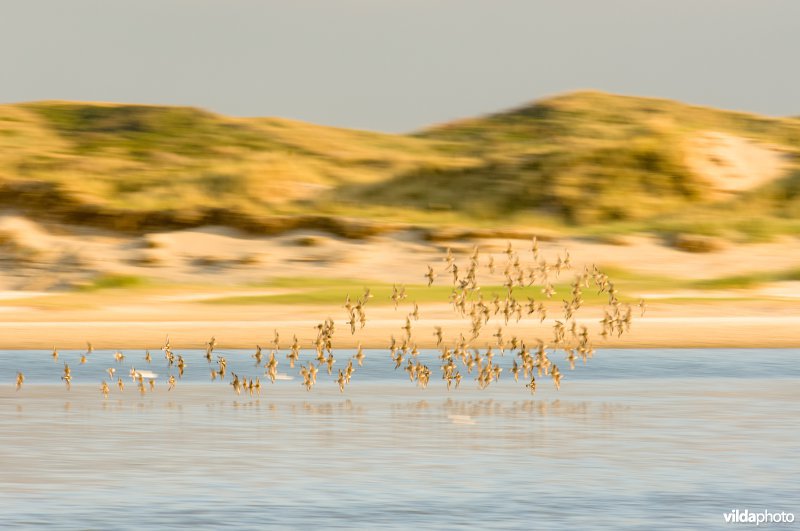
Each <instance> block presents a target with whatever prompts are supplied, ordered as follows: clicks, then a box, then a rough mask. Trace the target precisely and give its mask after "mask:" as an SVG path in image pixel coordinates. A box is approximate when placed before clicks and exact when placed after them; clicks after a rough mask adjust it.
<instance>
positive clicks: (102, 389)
mask: <svg viewBox="0 0 800 531" xmlns="http://www.w3.org/2000/svg"><path fill="white" fill-rule="evenodd" d="M108 391H109V389H108V384H107V383H106V382H105V380H103V385H101V386H100V392H101V393H103V398H108Z"/></svg>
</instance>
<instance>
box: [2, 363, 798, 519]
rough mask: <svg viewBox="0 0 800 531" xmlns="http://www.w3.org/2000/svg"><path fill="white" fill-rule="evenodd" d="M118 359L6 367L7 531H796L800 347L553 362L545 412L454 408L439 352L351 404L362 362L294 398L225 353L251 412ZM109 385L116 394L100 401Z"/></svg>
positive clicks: (504, 398) (372, 380)
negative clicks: (422, 384) (69, 380)
mask: <svg viewBox="0 0 800 531" xmlns="http://www.w3.org/2000/svg"><path fill="white" fill-rule="evenodd" d="M123 352H124V353H125V355H126V359H125V360H124V362H123V363H121V364H118V363H116V362H115V361H114V359H113V356H112V352H110V351H104V352H100V351H98V352H95V353H93V354H91V355H90V357H89V362H88V363H87V364H86V365H80V364H79V362H78V359H79V357H80V356H79V353H78V352H61V353H60V356H59V360H58V362H55V363H54V362H53V360H52V358H51V357H50V353H49V352H41V351H39V352H33V351H31V352H24V351H15V352H0V527H13V528H25V527H27V528H41V527H51V528H64V529H112V528H113V529H142V528H155V529H165V528H187V527H188V528H209V529H210V528H219V527H223V526H225V527H230V528H235V529H240V528H245V529H246V528H251V529H263V528H265V527H279V528H301V529H308V528H332V527H340V528H362V529H374V528H399V529H406V528H410V527H416V528H425V529H429V528H435V529H450V528H458V527H468V528H481V529H482V528H507V529H592V528H606V529H715V528H730V527H731V526H734V527H748V526H747V525H744V524H726V523H725V522H724V520H723V514H724V513H727V512H729V511H731V510H732V509H737V508H738V509H741V510H744V509H749V510H750V511H763V510H764V509H767V510H769V511H770V512H775V511H790V512H794V514H795V515H796V517H797V519H800V481H799V480H798V478H800V451H799V450H800V350H796V349H793V350H787V349H785V350H732V349H714V350H688V349H675V350H602V351H600V352H598V353H597V354H596V355H595V357H594V359H591V360H589V363H588V364H587V365H586V366H583V365H582V364H581V363H580V362H578V366H577V367H576V370H575V371H569V370H568V366H567V364H566V363H565V362H563V361H562V362H560V363H559V367H560V368H561V370H562V372H563V373H564V380H563V382H562V387H561V390H560V391H556V390H555V389H554V388H553V386H552V384H551V382H550V381H549V380H547V379H544V378H542V379H540V381H539V388H538V390H537V393H536V395H535V396H531V395H530V393H529V392H528V390H527V389H526V388H525V382H522V381H521V380H522V379H520V382H519V383H516V382H514V381H513V378H512V377H511V375H510V374H508V371H505V372H504V373H503V375H502V377H501V380H500V382H497V383H494V384H492V385H491V386H489V387H488V388H487V389H485V390H482V391H481V390H479V389H477V386H476V383H475V382H474V381H473V380H472V378H473V377H474V375H472V376H471V377H468V378H467V377H465V378H464V381H463V382H462V385H461V388H460V389H458V390H453V391H451V392H448V391H447V390H446V387H445V386H444V382H443V381H442V380H441V379H440V376H439V373H438V367H439V365H440V363H439V362H438V360H436V359H435V354H434V353H431V352H425V353H423V355H421V356H420V359H421V360H422V361H423V362H425V363H427V364H428V365H429V367H430V368H431V369H432V370H433V371H434V374H433V375H432V377H431V383H430V386H429V387H428V389H425V390H423V389H419V388H417V387H415V386H414V384H412V383H410V382H409V380H408V376H407V374H406V373H405V372H404V371H402V369H398V370H397V371H394V370H393V366H394V365H393V364H392V363H391V362H390V361H389V360H388V353H387V352H377V351H371V352H367V358H366V360H365V362H364V367H363V368H357V370H356V373H355V374H354V375H353V379H352V383H351V384H350V386H348V388H347V389H346V390H345V393H344V394H340V393H339V390H338V387H337V386H336V384H335V383H334V382H333V379H334V378H335V376H336V369H337V368H339V367H344V365H345V364H346V359H347V357H348V354H352V351H338V352H337V353H336V355H337V360H338V361H337V364H336V365H335V366H334V374H333V376H328V375H327V373H326V372H325V371H324V370H320V373H319V375H318V384H317V386H316V387H315V388H314V389H313V390H312V391H311V392H306V391H305V389H303V388H302V386H301V385H300V379H299V377H296V369H295V370H294V371H293V370H290V369H289V368H288V363H287V361H286V360H285V352H282V353H281V355H280V356H279V357H278V359H279V361H280V365H279V372H280V373H286V374H288V375H289V376H295V379H294V380H290V381H289V380H279V381H277V382H275V384H270V383H269V382H268V381H267V380H266V378H265V377H264V376H263V372H264V370H263V368H256V367H255V366H254V360H253V359H252V358H250V354H252V351H228V352H220V354H222V355H224V356H225V357H226V358H227V360H228V372H229V375H230V373H232V372H236V373H239V374H240V375H245V376H247V377H255V376H260V377H261V380H262V382H264V389H263V391H262V395H261V396H260V397H250V396H249V395H246V394H242V395H241V396H237V395H236V394H235V393H234V392H233V389H232V387H231V386H230V385H227V383H224V382H220V381H216V382H211V381H210V378H209V366H208V364H207V362H206V361H205V359H204V358H203V353H202V352H200V351H180V352H178V353H180V354H182V355H183V356H184V358H185V359H186V361H187V364H188V367H187V369H186V372H185V374H184V376H183V378H181V379H180V380H179V382H178V384H177V386H176V388H175V389H174V390H173V391H167V386H166V384H165V378H166V376H167V375H168V374H169V373H170V371H169V369H168V367H167V364H166V361H165V360H164V358H163V353H161V352H160V351H154V352H152V355H153V363H152V365H148V364H147V363H145V362H144V360H143V355H144V353H143V351H123ZM560 356H561V355H558V356H553V359H554V360H555V361H556V362H559V361H560ZM267 357H268V352H265V359H266V358H267ZM309 358H310V353H309V352H304V353H303V356H302V357H301V359H302V360H308V359H309ZM494 361H495V362H499V363H500V364H501V365H504V366H508V365H510V362H511V357H510V356H508V355H506V356H505V357H500V356H497V355H496V356H495V358H494ZM64 362H67V363H69V365H70V367H71V368H72V374H73V386H72V390H71V391H67V390H66V389H65V387H64V385H63V383H62V382H61V381H60V377H61V374H62V370H63V363H64ZM131 366H135V367H136V368H137V369H141V370H150V371H153V372H156V373H158V374H159V377H158V378H157V379H156V390H155V392H152V393H147V394H145V395H144V396H141V395H139V393H138V392H136V387H135V384H133V383H132V382H131V380H130V378H129V377H128V371H129V369H130V367H131ZM108 367H116V368H117V374H119V375H121V376H122V377H123V380H124V381H125V382H126V387H125V390H124V392H119V391H118V390H117V387H116V385H112V388H111V395H110V396H109V398H108V399H103V397H102V394H101V393H100V389H99V387H100V382H101V381H102V380H104V379H105V380H106V381H108V382H109V383H113V382H112V381H111V380H110V379H109V378H108V375H107V374H106V373H105V369H107V368H108ZM17 370H21V371H23V372H24V373H25V376H26V381H25V384H24V386H23V388H22V390H20V391H18V392H17V391H15V389H14V378H15V375H16V372H17ZM172 372H173V373H174V374H175V375H176V377H177V370H176V369H173V371H172ZM462 373H464V374H465V376H466V372H465V371H464V370H462ZM798 525H800V524H798V523H797V522H796V523H795V524H780V525H774V526H773V527H774V528H780V529H791V528H796V527H797V526H798ZM759 528H760V529H761V528H770V526H765V525H762V526H760V527H759Z"/></svg>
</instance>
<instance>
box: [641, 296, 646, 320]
mask: <svg viewBox="0 0 800 531" xmlns="http://www.w3.org/2000/svg"><path fill="white" fill-rule="evenodd" d="M646 309H647V308H645V304H644V299H639V310H640V317H644V312H645V310H646Z"/></svg>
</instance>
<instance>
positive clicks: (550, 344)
mask: <svg viewBox="0 0 800 531" xmlns="http://www.w3.org/2000/svg"><path fill="white" fill-rule="evenodd" d="M530 253H532V258H533V260H532V263H531V265H523V262H522V259H521V257H520V255H519V254H518V253H517V252H516V251H514V249H513V247H512V245H511V244H510V243H509V244H508V247H507V249H506V250H505V253H504V254H505V255H506V262H505V264H503V269H502V271H503V278H504V279H505V281H504V283H503V288H504V292H505V296H504V297H503V298H501V297H500V295H499V294H498V293H494V294H493V296H492V297H491V299H487V298H484V295H483V292H482V291H481V286H480V285H479V284H478V274H479V271H480V270H481V268H485V270H486V271H488V273H490V274H492V275H494V274H495V273H496V271H498V270H499V269H498V266H497V264H495V259H494V256H492V255H489V256H488V259H487V260H486V261H485V262H484V263H483V264H482V263H481V260H480V255H481V253H480V249H479V248H478V247H477V246H475V247H474V248H473V250H472V252H471V253H470V255H469V258H468V263H466V264H462V265H461V267H459V265H458V264H456V259H455V257H454V255H453V253H452V251H451V249H449V248H448V249H447V253H446V256H445V258H444V267H443V269H442V270H440V271H439V272H437V270H436V269H435V268H434V267H433V266H430V265H429V266H428V271H427V273H425V275H424V277H425V279H426V280H427V285H428V287H430V286H432V285H433V283H434V282H435V281H436V279H437V278H438V277H440V276H446V277H449V278H451V279H452V280H451V282H452V291H451V294H450V298H449V302H450V304H451V305H452V307H453V310H454V312H455V313H456V314H457V315H459V316H460V317H461V318H463V319H465V320H467V321H468V322H469V331H468V333H467V334H466V335H465V334H464V332H461V333H459V335H458V338H456V339H455V340H454V341H453V342H452V343H450V344H448V343H447V342H445V340H444V333H443V331H442V327H440V326H436V327H434V333H433V335H434V337H435V338H436V346H437V349H438V350H439V356H438V357H439V360H440V361H441V363H442V365H441V366H440V370H441V375H442V379H443V380H445V382H446V385H447V389H448V390H450V389H451V388H453V387H455V388H456V389H458V387H459V386H460V384H461V381H462V379H463V378H464V377H465V374H464V373H465V372H466V374H467V375H470V376H472V375H473V373H474V375H475V380H476V381H477V384H478V387H479V388H480V389H485V388H486V387H488V386H489V385H491V384H492V383H494V382H496V381H498V380H499V379H500V375H501V373H502V372H503V368H502V367H500V366H499V365H498V364H497V363H495V362H494V356H495V354H496V353H499V354H500V356H504V355H505V353H506V352H509V353H510V355H512V356H513V361H512V366H511V368H510V372H511V375H512V377H513V378H514V381H519V378H520V377H522V378H523V381H524V382H527V383H526V387H527V388H528V389H529V390H530V392H531V393H532V394H533V393H535V392H536V386H537V382H538V380H537V378H538V379H541V378H543V377H549V378H550V379H551V380H552V381H553V384H554V385H555V387H556V389H559V388H560V386H561V379H562V372H561V370H560V369H559V368H558V366H557V365H556V363H555V362H554V361H553V358H552V357H553V356H554V355H555V354H556V353H557V352H559V351H562V352H563V353H564V354H565V358H564V359H565V361H566V363H567V364H568V365H569V368H570V369H574V368H575V363H576V361H577V360H578V359H580V360H582V361H583V363H584V364H585V363H586V360H587V358H591V357H592V355H593V354H594V347H593V346H592V343H591V341H590V338H589V330H588V328H587V327H586V326H585V325H580V326H579V325H578V321H577V320H576V318H575V315H576V312H577V311H578V310H579V309H580V308H581V307H582V306H583V304H584V301H583V292H584V290H586V289H596V290H597V293H598V294H606V295H607V297H608V301H607V304H606V306H605V309H604V316H603V318H602V320H600V324H601V333H600V335H601V336H602V337H603V338H607V337H608V336H609V335H616V336H621V335H622V334H623V333H626V332H628V331H629V330H630V326H631V320H632V313H633V309H632V307H631V306H630V305H629V304H627V303H623V302H621V301H620V300H619V298H618V291H617V289H616V288H615V286H614V283H613V282H612V281H611V280H610V279H609V278H608V276H607V275H606V274H605V273H603V272H602V271H600V270H599V269H598V268H597V266H592V267H591V268H590V267H584V268H583V269H582V270H581V271H579V272H578V273H577V274H576V275H575V277H574V280H573V281H572V283H571V284H570V288H571V290H570V296H569V297H568V298H563V299H562V300H561V304H560V305H559V308H560V316H559V318H558V319H556V320H555V321H554V324H553V327H552V337H551V338H550V339H549V340H548V341H544V340H541V339H537V340H536V343H535V345H528V344H526V343H525V341H524V340H522V339H519V338H518V337H516V336H511V337H507V334H506V331H505V330H504V327H503V326H498V327H497V330H496V332H495V333H494V334H493V335H492V336H491V337H492V338H493V339H492V340H490V341H488V342H484V343H483V345H478V344H477V343H478V339H479V338H480V336H481V332H482V330H483V329H484V327H486V326H488V323H489V320H490V319H491V318H492V317H497V316H500V319H501V321H503V322H504V323H505V326H506V327H507V326H508V324H509V322H510V321H512V320H514V321H515V322H517V323H519V322H520V321H522V320H524V319H526V318H531V319H538V321H539V323H543V322H544V320H545V319H546V318H547V315H548V308H547V305H546V304H545V302H546V301H552V299H553V297H554V296H555V295H556V294H557V293H556V288H555V280H556V279H557V278H558V277H559V276H560V275H561V273H563V272H564V271H568V270H572V269H573V266H572V263H571V261H570V256H569V252H568V251H566V250H565V251H564V255H563V256H562V255H560V254H559V255H558V257H557V259H556V260H555V262H548V261H547V260H545V259H544V257H542V256H541V253H540V252H539V247H538V242H537V239H536V238H535V237H534V238H533V240H532V244H531V248H530ZM531 286H536V287H539V288H540V291H541V295H542V298H541V299H540V300H535V299H534V298H533V297H530V296H527V297H526V300H525V301H522V300H519V299H518V298H517V295H518V294H519V291H521V290H520V288H527V287H531ZM372 298H373V295H372V293H371V292H370V290H369V288H364V292H363V294H362V295H361V296H360V297H358V298H356V299H355V300H352V299H351V298H350V296H349V295H348V296H347V297H346V299H345V303H344V308H345V310H346V311H347V316H348V320H347V321H346V324H347V325H348V326H349V329H350V333H351V335H355V334H356V333H357V332H358V331H359V330H360V329H363V328H364V327H366V326H367V322H368V321H367V314H366V307H367V305H368V303H369V301H370V299H372ZM407 298H408V296H407V294H406V289H405V287H404V286H397V285H395V286H394V287H393V289H392V294H391V301H392V302H393V304H394V307H395V310H396V311H397V310H399V309H400V305H401V304H408V303H406V302H405V301H406V300H407ZM638 306H639V314H640V316H644V313H645V302H644V300H639V304H638ZM419 319H420V311H419V305H418V304H417V303H416V302H411V303H410V308H409V311H408V313H407V314H406V316H405V320H404V324H403V326H401V327H400V330H401V331H402V334H401V335H400V337H399V338H396V337H395V336H394V335H392V336H391V338H390V340H389V345H388V346H389V352H390V356H391V360H392V362H393V363H394V368H395V370H397V369H400V368H402V369H403V370H404V371H405V372H406V373H407V374H408V378H409V380H410V381H411V382H412V383H416V385H418V386H419V387H421V388H426V387H427V386H428V383H429V381H430V378H431V376H432V374H433V371H432V370H431V368H430V367H428V366H427V365H425V364H424V363H422V362H421V361H420V360H419V359H418V356H419V349H418V348H417V341H416V340H415V336H414V331H415V323H417V321H419ZM315 328H316V331H317V334H316V339H315V340H314V342H313V347H314V350H315V352H316V356H315V357H314V358H313V359H312V360H309V361H308V362H307V363H305V364H300V368H299V374H300V376H301V377H302V385H303V386H304V387H305V388H306V389H307V390H309V391H310V390H311V389H312V388H313V387H314V385H315V384H316V383H317V374H318V373H319V372H320V370H325V371H326V372H327V374H328V375H329V376H333V368H334V365H335V364H336V363H337V359H336V357H335V354H334V347H333V344H334V336H335V332H336V325H335V322H334V320H333V319H331V318H328V319H326V320H325V321H324V322H322V323H319V324H318V325H316V327H315ZM216 346H217V343H216V339H215V338H214V337H212V338H211V339H210V340H209V341H208V342H207V343H206V349H205V359H206V361H207V363H208V365H209V370H210V377H211V380H212V381H213V380H217V379H219V380H220V381H225V379H226V376H227V374H228V371H227V361H226V359H225V357H224V356H220V355H217V356H216V360H214V349H215V348H216ZM270 347H271V348H270V351H269V356H268V358H267V359H266V360H264V355H263V353H262V349H261V347H260V346H256V352H255V353H254V354H253V355H252V357H253V358H254V359H255V366H256V367H258V368H259V370H260V369H263V370H264V373H263V376H265V378H268V379H269V380H270V381H271V382H272V383H274V382H275V380H276V379H280V376H281V375H279V373H278V364H279V362H278V358H277V355H278V353H279V351H280V349H281V347H280V335H279V333H278V331H277V330H276V331H275V335H274V338H273V339H272V342H271V345H270ZM300 349H301V345H300V341H299V340H298V338H297V336H296V335H295V336H294V337H293V341H292V344H291V347H290V351H289V353H288V354H287V355H286V358H287V359H288V363H289V367H290V368H291V369H294V368H295V365H296V364H299V363H300ZM93 351H94V349H93V347H92V344H91V343H88V348H87V350H86V352H85V353H84V354H83V355H82V356H81V358H80V363H81V364H85V363H87V361H88V360H89V356H90V355H91V354H92V353H93ZM161 351H162V352H163V353H164V358H165V359H166V362H167V364H168V367H169V372H170V374H169V378H168V379H167V385H168V390H170V391H171V390H172V389H174V388H175V386H176V384H177V381H178V380H177V379H176V378H175V374H174V372H177V374H178V379H180V378H182V377H183V374H184V370H185V369H186V361H185V360H184V358H183V357H182V356H181V355H179V354H178V355H176V354H175V353H173V351H172V347H171V346H170V340H169V336H167V339H166V341H165V343H164V345H163V346H162V347H161ZM52 357H53V360H54V361H56V362H57V361H58V350H57V349H56V348H55V347H54V348H53V353H52ZM114 359H115V362H116V363H117V364H122V363H123V361H124V360H125V355H124V354H123V353H122V352H119V351H117V352H116V353H115V354H114ZM364 359H365V354H364V350H363V348H362V347H361V344H360V343H359V344H358V349H357V351H356V353H355V354H354V355H353V356H352V357H350V358H349V359H348V360H347V364H346V366H344V367H343V368H339V369H338V373H337V375H336V376H335V382H336V383H337V384H338V386H339V390H340V392H344V390H345V388H346V387H347V385H348V384H349V383H350V380H351V378H352V377H353V374H354V373H355V372H356V370H357V369H356V368H357V367H362V366H363V363H364ZM144 361H145V362H146V363H148V364H150V363H151V362H152V357H151V355H150V351H147V352H146V354H145V357H144ZM106 372H107V373H108V376H109V379H110V381H111V382H112V385H113V384H114V377H115V375H116V373H117V371H116V368H115V367H110V368H108V369H107V371H106ZM129 376H130V377H131V379H132V380H133V382H135V383H136V385H137V388H138V391H139V393H141V394H142V395H144V394H146V393H147V392H152V391H154V390H155V380H156V377H157V375H156V374H154V373H152V372H151V371H144V370H137V369H135V368H131V369H130V372H129ZM61 379H62V380H63V381H64V383H65V385H66V388H67V390H69V389H70V388H71V385H72V370H71V369H70V367H69V365H68V364H67V363H64V369H63V375H62V376H61ZM145 381H147V384H145ZM24 382H25V376H24V374H23V373H22V372H18V373H17V378H16V388H17V390H20V389H21V388H22V386H23V384H24ZM229 384H230V385H231V386H232V388H233V391H234V392H235V393H236V394H237V395H239V394H241V393H249V394H250V395H251V396H253V395H260V394H261V390H262V383H261V375H256V376H255V377H246V376H242V375H239V374H236V373H233V372H231V374H230V381H229ZM116 386H117V388H118V389H119V391H120V392H121V391H124V389H125V382H124V381H123V379H122V377H121V376H119V375H117V379H116ZM100 391H101V392H102V394H103V396H104V397H108V395H109V393H110V392H111V386H110V385H109V384H108V383H107V382H106V381H105V380H104V381H103V382H102V384H101V386H100Z"/></svg>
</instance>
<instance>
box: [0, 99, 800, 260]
mask: <svg viewBox="0 0 800 531" xmlns="http://www.w3.org/2000/svg"><path fill="white" fill-rule="evenodd" d="M708 131H714V132H718V133H725V134H729V135H734V136H736V137H737V138H746V139H750V140H753V141H756V142H759V143H761V144H764V145H767V144H768V145H770V146H772V147H774V148H777V149H780V150H781V151H782V153H783V155H782V156H783V159H784V160H785V162H786V170H785V174H784V176H783V177H781V178H779V179H777V180H775V181H772V182H769V183H766V184H764V185H762V186H760V187H758V188H756V189H754V190H751V191H748V192H744V193H740V194H738V195H731V196H728V197H725V198H722V199H720V198H719V197H717V196H715V195H714V194H713V190H712V189H711V185H710V184H709V183H708V182H707V180H706V179H704V178H703V176H701V175H697V174H695V173H694V170H693V169H692V167H691V166H690V165H689V164H688V163H687V149H688V147H687V146H689V145H690V144H691V141H692V140H693V139H694V138H695V137H696V136H697V135H698V134H701V133H703V132H708ZM0 203H2V204H5V205H14V206H15V207H17V208H23V209H27V210H28V211H29V212H31V213H36V214H37V216H39V218H40V219H49V220H53V221H58V222H68V223H73V224H85V225H95V226H102V227H106V228H111V229H117V230H126V231H150V230H159V229H167V228H181V227H192V226H198V225H203V224H221V225H228V226H233V227H237V228H240V229H243V230H246V231H249V232H254V233H276V232H282V231H286V230H291V229H296V228H314V229H319V230H326V231H329V232H332V233H335V234H340V235H345V236H350V237H365V236H369V235H371V234H376V233H379V232H382V231H385V230H392V229H393V228H396V227H397V226H398V225H413V226H418V227H442V226H447V227H456V228H471V229H475V228H482V229H497V228H500V227H502V228H509V229H515V228H516V229H527V230H535V229H539V230H541V229H544V230H549V231H552V232H561V233H569V234H578V235H590V236H591V235H594V236H595V237H598V238H610V240H609V241H613V238H614V236H615V235H624V234H628V233H634V232H652V233H656V234H660V235H663V236H664V237H665V238H666V239H670V238H673V239H674V238H675V237H678V236H680V235H681V234H700V235H707V236H714V237H719V238H723V239H732V240H737V241H747V242H750V241H766V240H769V239H771V238H773V237H774V236H775V235H778V234H792V235H797V234H800V120H798V119H795V118H785V119H777V118H768V117H761V116H756V115H751V114H744V113H736V112H728V111H721V110H715V109H709V108H703V107H695V106H690V105H684V104H681V103H678V102H673V101H667V100H658V99H651V98H636V97H625V96H616V95H610V94H604V93H600V92H579V93H574V94H567V95H563V96H558V97H554V98H550V99H546V100H543V101H539V102H535V103H533V104H530V105H526V106H523V107H520V108H518V109H512V110H510V111H507V112H502V113H498V114H494V115H490V116H485V117H479V118H473V119H468V120H461V121H457V122H453V123H450V124H445V125H443V126H439V127H435V128H431V129H428V130H424V131H420V132H418V133H416V134H413V135H389V134H380V133H372V132H363V131H352V130H344V129H337V128H331V127H322V126H316V125H312V124H306V123H301V122H295V121H290V120H282V119H266V118H253V119H239V118H229V117H224V116H219V115H216V114H213V113H210V112H207V111H203V110H199V109H194V108H188V107H159V106H148V105H112V104H84V103H69V102H37V103H29V104H21V105H5V106H0ZM298 244H300V245H303V244H307V245H313V241H310V240H309V241H307V242H298Z"/></svg>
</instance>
